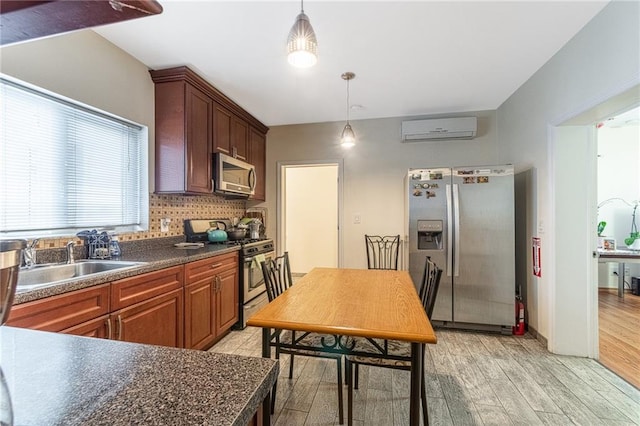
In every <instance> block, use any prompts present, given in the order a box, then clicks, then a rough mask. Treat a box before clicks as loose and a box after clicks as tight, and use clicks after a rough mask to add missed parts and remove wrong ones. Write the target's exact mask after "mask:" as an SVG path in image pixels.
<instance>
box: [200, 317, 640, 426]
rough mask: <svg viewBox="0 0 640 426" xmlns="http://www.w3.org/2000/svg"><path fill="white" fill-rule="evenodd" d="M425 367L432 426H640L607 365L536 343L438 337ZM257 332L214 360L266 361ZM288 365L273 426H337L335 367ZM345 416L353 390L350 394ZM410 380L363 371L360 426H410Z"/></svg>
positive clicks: (624, 387) (309, 361)
mask: <svg viewBox="0 0 640 426" xmlns="http://www.w3.org/2000/svg"><path fill="white" fill-rule="evenodd" d="M437 335H438V344H436V345H427V349H428V350H427V351H426V357H425V366H426V371H425V375H426V380H427V398H428V405H429V421H430V424H431V425H475V424H477V425H510V424H514V425H516V424H518V425H570V424H578V425H633V424H635V425H640V391H639V390H638V389H636V388H635V387H633V386H631V385H630V384H629V383H627V382H625V381H624V380H622V379H620V378H619V377H618V376H617V375H615V374H613V373H612V372H610V371H609V370H607V369H606V368H605V367H603V366H602V365H601V364H600V363H598V362H597V361H595V360H591V359H586V358H575V357H567V356H557V355H553V354H550V353H548V352H547V351H546V350H545V349H544V348H543V347H542V346H541V345H540V343H539V342H538V341H537V340H535V339H533V338H531V337H530V336H524V337H515V336H499V335H488V334H475V333H465V332H456V331H449V330H437ZM260 337H261V331H260V329H254V328H251V327H248V328H246V329H245V330H242V331H233V332H231V333H230V334H229V335H228V336H226V337H225V338H224V339H223V340H221V341H220V342H219V343H218V344H217V345H215V346H214V347H213V348H212V349H211V350H213V351H216V352H226V353H233V354H239V355H248V356H260V353H261V350H260ZM288 366H289V359H288V357H286V356H284V355H283V356H282V358H281V363H280V378H279V380H278V393H277V399H276V413H275V415H274V417H273V418H272V424H275V425H296V426H297V425H337V424H338V414H337V413H338V408H337V407H338V402H337V393H336V384H335V383H336V371H335V368H336V367H335V361H332V360H322V359H318V358H305V357H296V361H295V369H294V376H293V379H292V380H289V379H288ZM344 390H345V392H344V394H345V396H344V397H345V407H346V386H345V389H344ZM408 414H409V374H408V372H405V371H397V370H389V369H383V368H377V367H371V368H368V367H365V366H361V370H360V389H359V390H358V391H356V394H355V403H354V418H355V419H356V422H355V424H356V425H358V426H364V425H366V426H390V425H394V426H395V425H397V426H406V425H407V424H408V421H407V418H408ZM345 415H346V414H345Z"/></svg>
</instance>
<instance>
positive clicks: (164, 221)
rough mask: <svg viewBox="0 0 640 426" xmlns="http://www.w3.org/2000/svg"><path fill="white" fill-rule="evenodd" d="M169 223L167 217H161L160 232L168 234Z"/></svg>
mask: <svg viewBox="0 0 640 426" xmlns="http://www.w3.org/2000/svg"><path fill="white" fill-rule="evenodd" d="M170 223H171V219H170V218H168V217H163V218H162V219H160V232H169V224H170Z"/></svg>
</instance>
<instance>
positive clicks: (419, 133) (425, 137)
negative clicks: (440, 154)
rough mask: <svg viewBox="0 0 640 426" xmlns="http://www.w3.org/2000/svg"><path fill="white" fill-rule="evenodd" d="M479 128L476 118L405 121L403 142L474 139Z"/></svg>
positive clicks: (403, 123)
mask: <svg viewBox="0 0 640 426" xmlns="http://www.w3.org/2000/svg"><path fill="white" fill-rule="evenodd" d="M477 128H478V119H477V118H476V117H459V118H437V119H430V120H412V121H403V122H402V142H421V141H433V140H445V139H473V138H474V137H475V136H476V130H477Z"/></svg>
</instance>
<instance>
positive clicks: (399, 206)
mask: <svg viewBox="0 0 640 426" xmlns="http://www.w3.org/2000/svg"><path fill="white" fill-rule="evenodd" d="M459 115H460V116H467V115H476V116H478V137H477V138H476V139H474V140H470V141H440V142H430V143H411V144H406V143H401V142H400V127H401V123H402V120H403V119H402V118H385V119H376V120H351V125H352V126H353V129H354V131H355V133H356V137H357V140H358V143H357V145H356V146H355V147H353V148H351V149H349V150H345V149H343V148H342V147H341V146H340V145H339V141H338V139H339V137H340V133H341V132H342V128H343V127H344V122H331V123H316V124H304V125H291V126H276V127H272V128H271V130H270V131H269V133H268V134H267V170H266V173H267V188H266V189H267V201H266V203H264V204H263V205H265V206H266V207H268V208H269V214H271V215H273V214H275V213H276V212H277V209H276V162H277V161H283V162H286V161H327V160H340V159H343V160H344V171H343V172H344V175H343V178H344V182H343V191H344V218H343V229H342V239H343V252H344V256H343V257H344V261H343V266H344V267H348V268H366V267H367V259H366V253H365V250H364V237H363V236H364V234H367V233H369V234H376V235H394V234H401V235H402V234H404V229H405V227H404V195H405V193H404V186H403V185H404V183H403V179H404V176H405V174H406V172H407V169H409V168H411V167H435V166H446V165H483V164H494V163H496V162H497V161H498V158H499V155H498V150H497V134H496V127H495V113H494V112H479V113H468V114H464V113H461V114H459ZM414 118H415V119H417V118H424V117H412V119H414ZM356 213H359V214H360V215H361V218H362V222H361V224H354V223H353V222H354V221H353V215H354V214H356ZM269 222H270V223H269V225H268V228H269V229H267V232H268V234H270V235H276V229H275V226H276V224H275V222H276V221H274V220H270V221H269Z"/></svg>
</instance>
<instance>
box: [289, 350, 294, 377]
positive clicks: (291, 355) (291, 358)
mask: <svg viewBox="0 0 640 426" xmlns="http://www.w3.org/2000/svg"><path fill="white" fill-rule="evenodd" d="M289 358H290V359H289V378H290V379H292V378H293V354H289Z"/></svg>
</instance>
